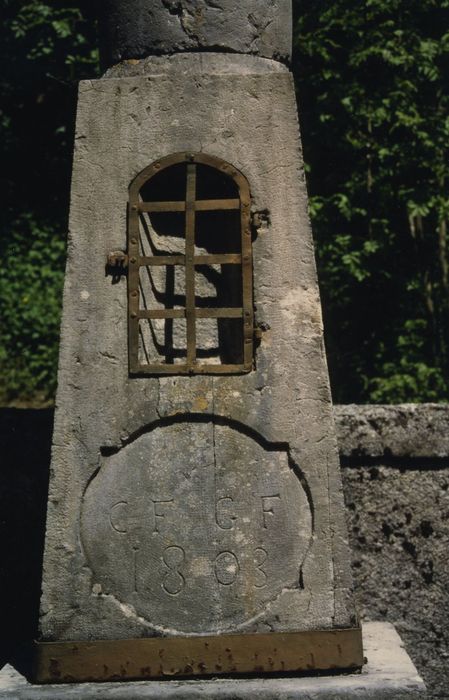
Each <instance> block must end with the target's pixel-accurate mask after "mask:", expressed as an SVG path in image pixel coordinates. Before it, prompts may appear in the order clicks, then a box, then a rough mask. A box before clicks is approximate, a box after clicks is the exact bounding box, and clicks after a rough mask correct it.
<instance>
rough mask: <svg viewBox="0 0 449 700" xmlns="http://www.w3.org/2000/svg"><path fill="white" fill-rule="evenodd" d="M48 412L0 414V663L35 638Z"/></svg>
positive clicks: (50, 415) (9, 410)
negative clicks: (0, 552)
mask: <svg viewBox="0 0 449 700" xmlns="http://www.w3.org/2000/svg"><path fill="white" fill-rule="evenodd" d="M52 429H53V409H50V408H48V409H40V410H32V409H14V408H1V409H0V440H1V444H2V460H1V464H2V470H1V482H0V532H1V545H2V549H1V551H2V566H1V569H0V595H1V600H2V623H1V647H0V661H1V662H2V663H1V665H3V664H4V663H5V662H6V661H8V660H10V659H12V658H13V657H17V656H18V655H20V650H21V649H23V648H25V647H26V646H27V645H29V643H30V642H31V641H32V640H33V639H35V638H36V636H37V622H38V610H39V599H40V584H41V570H42V554H43V548H44V535H45V515H46V506H47V490H48V476H49V464H50V448H51V434H52Z"/></svg>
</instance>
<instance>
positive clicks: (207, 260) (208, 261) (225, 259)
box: [194, 253, 242, 265]
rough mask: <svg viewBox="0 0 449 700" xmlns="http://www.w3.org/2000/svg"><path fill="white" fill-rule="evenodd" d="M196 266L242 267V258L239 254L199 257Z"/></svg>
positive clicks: (196, 259) (195, 261)
mask: <svg viewBox="0 0 449 700" xmlns="http://www.w3.org/2000/svg"><path fill="white" fill-rule="evenodd" d="M194 263H195V265H241V264H242V256H241V255H240V254H239V253H236V254H233V253H226V254H224V255H197V256H195V260H194Z"/></svg>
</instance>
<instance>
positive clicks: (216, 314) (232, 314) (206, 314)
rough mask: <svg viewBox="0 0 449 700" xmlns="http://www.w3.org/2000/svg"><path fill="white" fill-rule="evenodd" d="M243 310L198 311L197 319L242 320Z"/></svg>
mask: <svg viewBox="0 0 449 700" xmlns="http://www.w3.org/2000/svg"><path fill="white" fill-rule="evenodd" d="M242 316H243V309H238V308H225V307H221V308H219V309H208V308H206V309H196V317H197V318H242Z"/></svg>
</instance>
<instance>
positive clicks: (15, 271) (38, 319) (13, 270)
mask: <svg viewBox="0 0 449 700" xmlns="http://www.w3.org/2000/svg"><path fill="white" fill-rule="evenodd" d="M3 256H4V257H3V260H4V262H5V263H6V264H5V265H3V266H2V267H0V317H1V318H2V319H3V323H2V338H1V344H0V376H2V377H5V378H6V379H7V383H6V384H5V385H4V387H3V397H2V398H3V400H5V399H7V398H8V397H10V396H14V397H18V396H19V397H23V398H27V397H34V398H37V399H41V400H45V399H47V398H48V396H49V395H52V394H53V392H54V390H55V368H56V364H57V351H58V335H59V321H60V296H61V289H62V281H63V276H64V274H63V264H64V257H65V244H64V241H63V240H61V239H60V238H58V237H57V236H55V233H54V231H53V230H52V229H39V228H37V225H36V223H35V222H34V221H33V219H32V218H31V217H30V216H22V217H21V218H19V219H18V220H17V221H16V222H14V233H13V234H12V235H11V236H10V238H9V241H8V243H7V245H6V246H5V247H4V250H3ZM0 396H1V394H0Z"/></svg>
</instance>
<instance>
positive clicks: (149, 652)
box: [35, 628, 364, 683]
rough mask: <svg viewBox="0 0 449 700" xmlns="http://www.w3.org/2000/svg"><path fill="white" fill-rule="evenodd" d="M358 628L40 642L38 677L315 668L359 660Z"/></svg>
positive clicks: (358, 664)
mask: <svg viewBox="0 0 449 700" xmlns="http://www.w3.org/2000/svg"><path fill="white" fill-rule="evenodd" d="M363 662H364V659H363V648H362V634H361V630H360V628H354V629H337V630H319V631H305V632H286V633H280V632H272V633H269V634H266V633H265V634H224V635H219V636H210V637H153V638H143V639H125V640H119V641H113V640H111V641H110V640H102V641H79V642H78V641H73V642H40V643H37V644H36V645H35V680H36V681H37V682H38V683H73V682H89V681H108V680H121V681H124V680H143V679H146V678H173V677H188V676H215V675H225V674H228V675H229V674H233V675H234V674H235V675H239V674H252V673H257V674H259V675H261V674H265V673H278V674H281V673H316V672H319V671H335V670H337V669H338V670H348V671H349V670H356V669H360V668H362V666H363Z"/></svg>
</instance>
